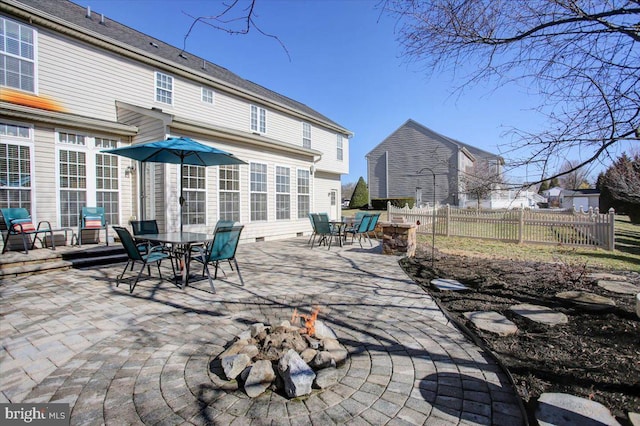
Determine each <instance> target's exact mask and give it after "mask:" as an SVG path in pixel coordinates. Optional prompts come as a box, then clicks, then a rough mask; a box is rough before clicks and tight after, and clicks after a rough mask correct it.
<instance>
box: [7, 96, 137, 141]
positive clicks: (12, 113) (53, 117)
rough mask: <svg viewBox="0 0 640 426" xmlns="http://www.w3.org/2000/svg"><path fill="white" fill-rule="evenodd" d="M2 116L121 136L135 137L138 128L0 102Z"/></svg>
mask: <svg viewBox="0 0 640 426" xmlns="http://www.w3.org/2000/svg"><path fill="white" fill-rule="evenodd" d="M0 111H2V112H1V113H0V115H2V116H3V117H9V118H13V119H18V120H32V121H36V122H40V123H47V124H53V125H57V126H66V127H81V128H85V129H91V130H92V131H101V132H105V133H112V134H117V135H120V136H135V135H137V134H138V127H137V126H130V125H128V124H122V123H118V122H115V121H108V120H100V119H97V118H89V117H85V116H81V115H76V114H69V113H64V112H56V111H49V110H44V109H39V108H33V107H28V106H24V105H18V104H13V103H10V102H3V101H0Z"/></svg>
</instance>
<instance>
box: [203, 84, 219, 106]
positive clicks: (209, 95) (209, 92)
mask: <svg viewBox="0 0 640 426" xmlns="http://www.w3.org/2000/svg"><path fill="white" fill-rule="evenodd" d="M200 99H201V100H202V102H203V103H205V104H209V105H215V102H216V92H214V91H213V89H209V88H208V87H203V88H202V92H201V97H200Z"/></svg>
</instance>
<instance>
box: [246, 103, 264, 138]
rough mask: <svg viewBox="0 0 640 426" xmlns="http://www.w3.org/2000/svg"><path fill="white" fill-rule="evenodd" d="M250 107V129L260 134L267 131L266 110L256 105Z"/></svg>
mask: <svg viewBox="0 0 640 426" xmlns="http://www.w3.org/2000/svg"><path fill="white" fill-rule="evenodd" d="M250 109H251V114H250V117H249V121H250V128H251V131H252V132H256V133H261V134H265V133H267V110H266V109H264V108H262V107H259V106H257V105H251V106H250Z"/></svg>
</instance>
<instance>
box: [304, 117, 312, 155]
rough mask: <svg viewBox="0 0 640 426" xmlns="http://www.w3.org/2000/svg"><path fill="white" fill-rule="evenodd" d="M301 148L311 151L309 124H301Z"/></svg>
mask: <svg viewBox="0 0 640 426" xmlns="http://www.w3.org/2000/svg"><path fill="white" fill-rule="evenodd" d="M302 147H303V148H309V149H311V124H310V123H307V122H302Z"/></svg>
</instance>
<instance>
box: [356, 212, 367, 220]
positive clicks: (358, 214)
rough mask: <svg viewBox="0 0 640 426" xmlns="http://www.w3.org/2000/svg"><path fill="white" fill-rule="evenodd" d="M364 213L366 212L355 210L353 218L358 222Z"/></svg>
mask: <svg viewBox="0 0 640 426" xmlns="http://www.w3.org/2000/svg"><path fill="white" fill-rule="evenodd" d="M365 214H367V212H363V211H359V212H356V216H355V218H354V220H355V221H356V222H360V221H361V220H362V217H363V216H364V215H365Z"/></svg>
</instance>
